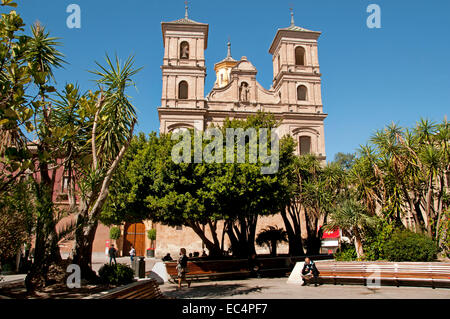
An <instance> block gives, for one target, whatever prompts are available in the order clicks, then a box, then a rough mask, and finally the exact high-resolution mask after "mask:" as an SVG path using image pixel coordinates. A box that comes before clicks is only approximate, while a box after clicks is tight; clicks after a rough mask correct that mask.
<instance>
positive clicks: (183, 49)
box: [180, 41, 189, 59]
mask: <svg viewBox="0 0 450 319" xmlns="http://www.w3.org/2000/svg"><path fill="white" fill-rule="evenodd" d="M180 59H189V43H187V42H186V41H183V42H181V44H180Z"/></svg>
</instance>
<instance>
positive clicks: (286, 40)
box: [269, 9, 323, 113]
mask: <svg viewBox="0 0 450 319" xmlns="http://www.w3.org/2000/svg"><path fill="white" fill-rule="evenodd" d="M320 34H321V32H318V31H311V30H307V29H304V28H301V27H298V26H296V25H295V23H294V14H293V12H292V9H291V25H290V26H289V27H287V28H283V29H278V31H277V33H276V35H275V38H274V40H273V42H272V45H271V46H270V49H269V53H270V54H272V56H273V57H272V62H273V84H272V87H273V89H274V90H275V91H277V92H278V94H279V96H280V99H281V103H283V104H287V105H288V106H289V110H290V111H291V112H292V111H293V112H296V111H302V112H314V113H322V109H323V106H322V97H321V78H320V77H321V74H320V68H319V59H318V52H317V40H318V38H319V36H320Z"/></svg>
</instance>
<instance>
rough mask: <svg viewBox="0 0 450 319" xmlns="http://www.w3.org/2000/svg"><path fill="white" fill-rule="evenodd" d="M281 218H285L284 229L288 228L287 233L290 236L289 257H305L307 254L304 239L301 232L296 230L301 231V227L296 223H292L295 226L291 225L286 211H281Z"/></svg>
mask: <svg viewBox="0 0 450 319" xmlns="http://www.w3.org/2000/svg"><path fill="white" fill-rule="evenodd" d="M281 217H282V218H283V222H284V227H285V228H286V233H287V235H288V242H289V255H290V256H303V255H304V254H305V253H304V252H303V245H302V238H301V232H298V233H296V232H295V229H299V230H300V225H295V224H294V223H295V221H292V223H293V224H294V225H291V222H290V221H289V219H288V217H287V214H286V211H283V210H282V211H281Z"/></svg>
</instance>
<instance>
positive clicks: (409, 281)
mask: <svg viewBox="0 0 450 319" xmlns="http://www.w3.org/2000/svg"><path fill="white" fill-rule="evenodd" d="M316 267H317V269H318V270H319V272H320V276H319V277H320V280H321V282H332V283H334V284H338V283H340V284H343V283H357V284H364V285H367V284H368V283H369V285H370V283H372V284H380V285H395V286H429V287H433V288H436V287H446V288H450V263H407V262H402V263H394V262H316Z"/></svg>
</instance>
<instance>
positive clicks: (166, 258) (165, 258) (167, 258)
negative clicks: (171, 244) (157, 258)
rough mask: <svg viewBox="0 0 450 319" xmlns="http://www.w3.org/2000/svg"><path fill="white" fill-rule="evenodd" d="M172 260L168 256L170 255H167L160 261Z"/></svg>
mask: <svg viewBox="0 0 450 319" xmlns="http://www.w3.org/2000/svg"><path fill="white" fill-rule="evenodd" d="M172 260H173V259H172V256H170V253H167V255H165V256H164V257H163V258H162V261H172Z"/></svg>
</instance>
